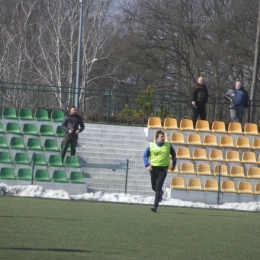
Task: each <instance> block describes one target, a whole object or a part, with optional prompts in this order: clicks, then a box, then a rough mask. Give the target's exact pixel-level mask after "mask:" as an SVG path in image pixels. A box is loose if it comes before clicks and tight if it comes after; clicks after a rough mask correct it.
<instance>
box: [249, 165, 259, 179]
mask: <svg viewBox="0 0 260 260" xmlns="http://www.w3.org/2000/svg"><path fill="white" fill-rule="evenodd" d="M246 177H247V178H260V168H259V167H254V166H251V167H249V168H248V169H247V174H246Z"/></svg>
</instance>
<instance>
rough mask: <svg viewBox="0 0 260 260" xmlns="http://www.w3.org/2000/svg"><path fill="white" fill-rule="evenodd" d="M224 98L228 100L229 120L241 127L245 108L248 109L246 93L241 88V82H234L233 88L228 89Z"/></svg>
mask: <svg viewBox="0 0 260 260" xmlns="http://www.w3.org/2000/svg"><path fill="white" fill-rule="evenodd" d="M224 97H225V98H226V99H228V100H229V109H230V117H231V119H232V120H233V122H239V123H240V124H241V125H242V120H243V116H244V112H245V108H246V107H248V101H249V97H248V93H247V91H246V90H245V89H244V87H243V86H242V82H241V81H236V84H235V88H231V89H229V90H228V91H227V93H226V94H225V95H224Z"/></svg>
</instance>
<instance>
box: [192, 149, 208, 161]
mask: <svg viewBox="0 0 260 260" xmlns="http://www.w3.org/2000/svg"><path fill="white" fill-rule="evenodd" d="M192 159H193V160H208V157H207V154H206V150H205V149H202V148H195V149H194V150H193V154H192Z"/></svg>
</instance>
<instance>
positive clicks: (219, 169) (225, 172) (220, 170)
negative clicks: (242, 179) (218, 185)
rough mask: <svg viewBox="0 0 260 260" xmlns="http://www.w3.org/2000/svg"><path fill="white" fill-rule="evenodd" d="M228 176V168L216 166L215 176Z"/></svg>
mask: <svg viewBox="0 0 260 260" xmlns="http://www.w3.org/2000/svg"><path fill="white" fill-rule="evenodd" d="M219 174H220V175H221V176H228V170H227V166H226V165H224V164H219V165H215V166H214V175H219Z"/></svg>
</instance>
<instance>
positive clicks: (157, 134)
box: [155, 130, 164, 139]
mask: <svg viewBox="0 0 260 260" xmlns="http://www.w3.org/2000/svg"><path fill="white" fill-rule="evenodd" d="M159 135H163V136H164V132H163V131H161V130H158V131H157V132H156V134H155V139H157V138H158V137H159Z"/></svg>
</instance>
